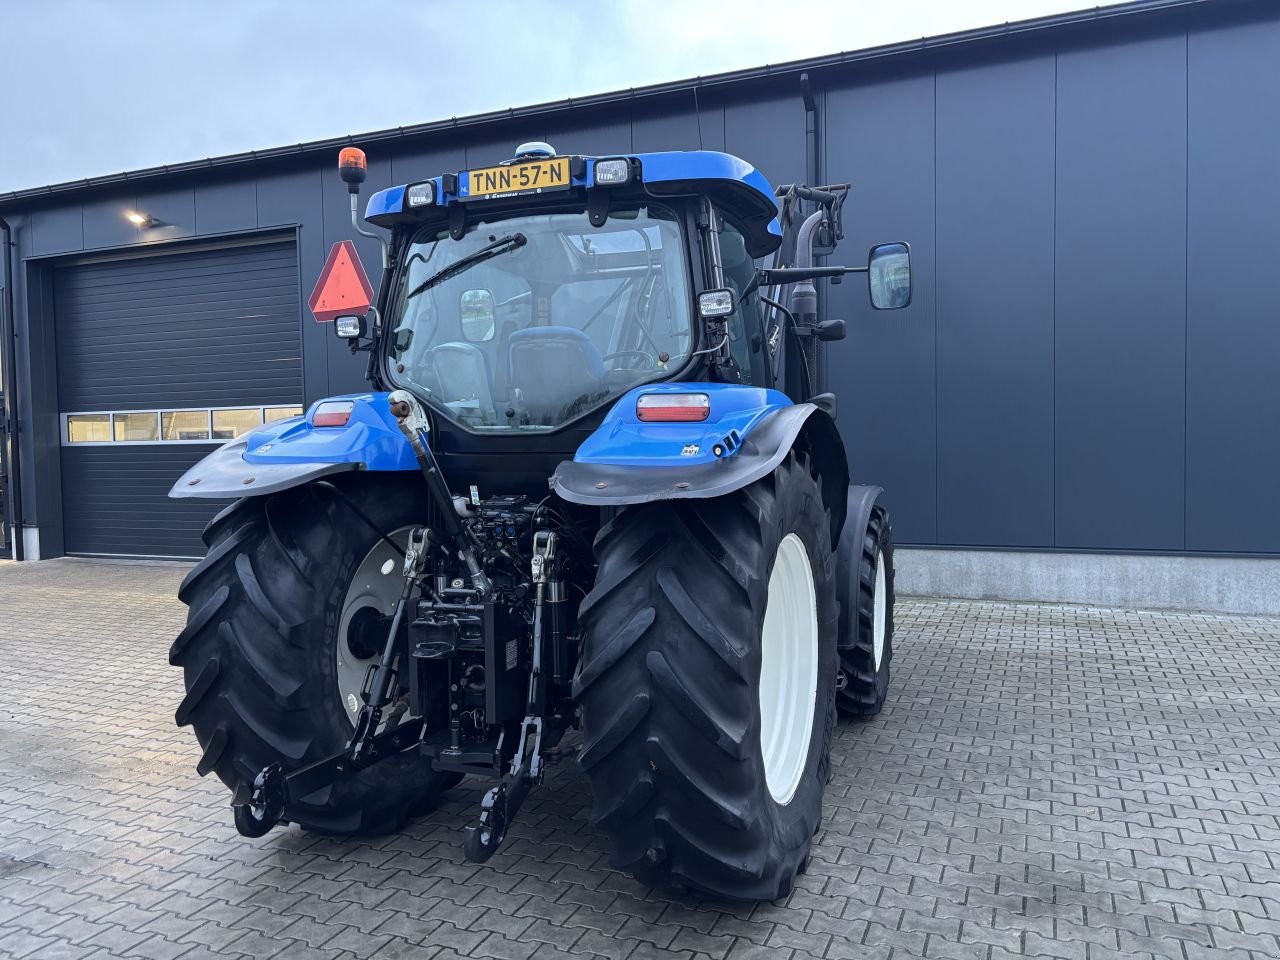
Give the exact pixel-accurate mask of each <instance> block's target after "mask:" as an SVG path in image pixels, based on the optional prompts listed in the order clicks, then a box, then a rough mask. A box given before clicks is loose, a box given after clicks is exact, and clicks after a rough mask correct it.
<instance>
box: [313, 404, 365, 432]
mask: <svg viewBox="0 0 1280 960" xmlns="http://www.w3.org/2000/svg"><path fill="white" fill-rule="evenodd" d="M354 409H355V403H354V402H353V401H351V400H326V401H324V402H323V403H322V404H320V405H319V406H318V407H316V412H315V413H313V414H312V415H311V425H312V426H313V427H345V426H346V425H347V421H348V420H350V419H351V411H352V410H354Z"/></svg>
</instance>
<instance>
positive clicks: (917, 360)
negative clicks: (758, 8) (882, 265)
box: [823, 74, 938, 543]
mask: <svg viewBox="0 0 1280 960" xmlns="http://www.w3.org/2000/svg"><path fill="white" fill-rule="evenodd" d="M933 88H934V79H933V76H932V74H930V75H929V76H924V77H910V78H906V79H902V80H892V81H889V82H884V83H870V84H867V85H865V86H860V87H853V88H847V89H833V90H829V91H828V92H827V94H826V97H825V103H826V109H825V114H824V120H823V130H824V136H823V141H824V144H825V147H824V149H823V152H824V155H825V156H824V161H823V170H824V179H826V180H830V181H835V182H837V183H838V182H843V181H846V180H847V181H852V182H853V191H852V192H851V193H850V194H849V199H848V201H847V202H846V203H845V207H844V226H845V239H844V241H843V242H842V243H841V244H840V248H839V250H837V251H836V253H835V255H834V256H833V257H832V258H831V260H832V262H833V263H844V264H848V265H856V264H859V263H866V258H867V249H868V248H869V247H870V246H871V244H873V243H878V242H880V241H883V240H906V241H908V242H909V243H910V244H911V257H912V266H913V269H914V271H915V272H914V277H915V290H914V295H913V298H912V301H911V305H910V306H909V307H906V308H905V309H902V310H897V311H893V312H878V311H875V310H872V309H871V305H870V303H869V301H868V297H867V284H866V281H865V278H863V277H857V276H855V277H852V278H849V279H847V280H845V282H844V283H842V284H840V285H839V286H832V287H830V288H829V289H830V292H831V299H830V307H829V309H828V315H829V316H831V317H843V318H844V319H845V320H846V321H847V323H848V338H847V339H846V340H843V341H839V342H836V343H833V344H831V349H830V355H829V361H828V383H829V384H830V385H831V387H832V388H833V389H835V390H836V391H837V392H838V393H839V395H840V416H839V419H838V420H837V423H838V425H839V427H840V432H841V435H842V436H843V437H844V442H845V446H846V448H847V449H848V450H849V459H850V463H849V468H850V473H851V475H852V477H853V480H854V482H855V483H873V484H879V485H880V486H882V487H884V488H885V491H886V496H887V497H888V503H889V506H890V509H891V510H892V511H893V515H894V534H895V537H896V538H897V539H899V540H901V541H904V542H908V543H936V542H937V537H938V519H937V451H936V443H937V423H936V418H935V395H934V391H935V370H934V367H935V358H934V344H935V337H936V334H935V328H934V292H933V286H934V279H933V277H934V270H933V264H934V252H933V219H934V164H933V156H934V109H933Z"/></svg>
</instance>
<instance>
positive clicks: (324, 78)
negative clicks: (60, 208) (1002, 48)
mask: <svg viewBox="0 0 1280 960" xmlns="http://www.w3.org/2000/svg"><path fill="white" fill-rule="evenodd" d="M1075 5H1077V4H1073V3H1071V2H1069V0H1068V2H1064V0H969V2H967V3H964V4H958V3H955V2H954V0H898V2H896V3H893V4H888V3H884V2H882V0H851V2H844V3H839V2H817V0H787V2H786V3H784V4H779V3H777V2H765V0H734V2H717V3H709V2H697V0H647V2H638V0H636V2H632V0H624V2H616V3H608V2H600V0H597V2H595V3H591V4H566V3H559V2H531V0H525V2H512V0H488V2H484V0H472V2H470V3H467V4H457V3H445V2H423V0H368V2H364V3H351V2H350V0H306V2H303V0H298V2H286V0H217V2H214V0H190V2H181V3H178V2H172V0H132V2H124V0H114V2H108V0H24V2H19V0H0V7H2V8H3V13H2V14H0V17H2V19H3V22H4V32H5V39H6V43H5V47H6V66H5V73H4V80H3V81H0V83H3V87H4V96H3V97H2V98H0V130H2V131H3V132H4V138H5V141H6V149H5V152H4V162H3V164H2V165H0V191H7V190H12V189H17V188H22V187H31V186H39V185H42V184H47V183H56V182H61V181H66V180H75V179H80V178H83V177H88V176H95V175H100V174H106V173H116V172H120V171H123V170H130V169H138V168H141V167H148V166H155V165H158V164H163V163H177V162H182V161H185V160H193V159H199V158H203V157H207V156H217V155H221V154H226V153H234V152H238V151H242V150H251V149H256V148H264V147H273V146H280V145H283V144H289V143H298V142H302V141H306V140H314V139H321V138H325V137H331V136H339V135H345V134H351V133H359V132H361V131H368V130H377V129H383V128H388V127H396V126H401V125H409V124H415V123H422V122H426V121H430V120H437V119H443V118H448V117H451V116H463V115H466V114H470V113H477V112H481V111H486V110H493V109H501V108H505V107H512V106H521V105H524V104H530V103H538V102H542V101H546V100H555V99H561V98H564V97H569V96H582V95H585V94H590V93H599V92H603V91H607V90H614V89H621V88H627V87H633V86H643V85H645V84H650V83H658V82H663V81H669V80H677V79H682V78H685V77H692V76H698V75H706V74H711V73H717V72H721V71H725V70H732V69H740V68H744V67H751V66H757V65H761V64H764V63H780V62H783V61H786V60H793V59H797V58H801V57H807V56H818V55H821V54H825V53H832V52H835V51H838V50H847V49H857V48H861V47H866V46H872V45H876V44H880V43H887V42H891V41H895V40H902V39H912V38H916V37H918V36H921V35H925V34H931V35H932V34H937V33H942V32H947V31H950V30H955V29H961V28H966V27H971V26H977V25H982V24H989V23H997V22H1002V21H1004V20H1006V19H1023V18H1026V17H1031V16H1038V15H1043V14H1046V13H1051V12H1055V11H1061V10H1065V9H1070V8H1071V7H1072V6H1075Z"/></svg>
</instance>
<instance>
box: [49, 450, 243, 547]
mask: <svg viewBox="0 0 1280 960" xmlns="http://www.w3.org/2000/svg"><path fill="white" fill-rule="evenodd" d="M209 452H210V448H209V447H205V446H199V445H187V444H175V445H170V444H155V445H144V444H137V445H131V446H127V447H121V448H114V447H110V446H101V447H98V446H83V447H64V448H63V450H62V493H63V497H62V499H63V522H64V526H65V547H66V551H67V553H77V554H110V555H115V556H139V557H202V556H204V552H205V550H204V544H203V543H201V541H200V531H201V530H203V529H204V526H205V524H206V523H208V522H209V520H211V519H212V518H213V516H214V514H216V513H217V512H218V511H219V510H221V509H222V507H224V506H225V505H226V503H227V501H224V500H169V499H167V497H168V494H169V488H170V487H172V486H173V481H174V479H175V478H176V477H179V476H181V475H182V473H183V472H184V471H186V470H188V469H189V468H190V467H191V466H192V465H193V464H195V463H196V462H197V461H198V460H200V459H201V458H203V457H205V456H206V455H208V453H209Z"/></svg>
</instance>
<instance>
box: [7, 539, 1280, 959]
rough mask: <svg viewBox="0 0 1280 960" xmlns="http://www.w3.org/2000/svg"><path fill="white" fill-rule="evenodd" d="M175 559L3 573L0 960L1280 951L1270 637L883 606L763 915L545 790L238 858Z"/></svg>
mask: <svg viewBox="0 0 1280 960" xmlns="http://www.w3.org/2000/svg"><path fill="white" fill-rule="evenodd" d="M182 574H183V570H182V569H181V568H178V567H165V566H141V565H125V564H108V563H92V562H88V561H75V560H55V561H48V562H44V563H40V564H27V565H15V564H4V565H0V955H3V956H5V957H21V958H26V957H40V958H43V957H151V958H156V960H171V958H178V957H181V958H184V960H197V958H207V957H216V958H224V960H225V958H234V957H241V956H243V957H255V958H262V960H265V958H289V957H333V958H354V957H360V958H368V957H387V958H393V957H413V958H420V960H429V958H438V960H446V958H451V957H459V956H466V957H508V958H519V960H524V958H529V957H533V958H536V960H547V958H555V957H566V958H569V957H577V958H581V957H584V956H589V955H598V956H602V957H618V958H628V960H641V958H646V957H668V958H687V960H693V958H699V960H704V958H716V960H723V958H732V960H737V958H747V957H768V958H779V960H788V958H794V960H802V958H808V957H829V958H837V957H858V958H890V957H891V958H895V960H899V958H904V957H927V958H933V957H939V958H941V957H953V958H970V957H974V958H981V960H1005V958H1009V957H1022V956H1045V957H1062V958H1082V960H1106V958H1118V957H1125V958H1133V957H1177V958H1181V960H1214V958H1226V957H1233V958H1249V960H1262V958H1264V957H1266V958H1275V957H1278V956H1280V941H1277V936H1280V820H1278V816H1280V799H1277V795H1278V793H1280V789H1278V788H1280V682H1278V681H1280V677H1278V674H1280V621H1277V620H1264V619H1251V618H1244V617H1227V616H1212V615H1184V614H1170V613H1137V612H1128V611H1117V610H1093V609H1086V608H1081V607H1060V606H1035V605H1013V604H998V603H972V602H960V601H936V600H903V601H902V602H901V603H900V605H899V610H898V635H897V656H896V659H895V661H894V686H893V689H892V691H891V694H890V701H889V704H888V706H887V708H886V709H885V711H884V713H883V714H882V715H881V716H880V717H879V718H878V719H876V720H875V721H872V722H870V723H866V724H861V725H855V724H842V725H841V726H840V728H839V730H838V733H837V737H836V740H835V746H834V751H835V755H834V776H833V780H832V782H831V785H830V787H829V789H828V793H827V819H826V825H825V827H824V829H823V830H822V832H821V833H820V834H819V836H818V837H817V842H816V845H815V847H814V857H813V860H812V862H811V864H810V867H809V870H808V873H807V874H806V875H805V876H803V877H801V878H800V882H799V885H798V888H797V889H796V890H795V892H794V893H793V894H792V895H791V897H790V898H788V900H787V901H786V902H785V903H777V904H758V905H743V904H728V905H726V904H714V903H705V902H700V901H698V900H697V899H695V898H692V897H688V896H681V895H679V894H671V893H661V892H653V891H650V890H647V889H645V888H644V887H642V886H640V885H639V884H637V883H635V882H634V881H632V880H630V879H628V878H627V877H625V876H622V875H621V874H618V873H615V872H612V871H611V870H609V869H608V867H607V865H606V860H607V850H606V845H605V843H604V841H603V839H602V837H601V836H600V835H598V834H597V833H595V832H594V831H593V830H592V829H591V828H590V827H589V826H588V825H587V821H586V815H587V810H588V806H589V802H588V795H587V786H586V783H585V781H584V779H583V778H582V777H581V776H580V775H578V774H577V773H575V772H574V771H573V770H572V769H571V768H569V767H567V766H565V765H561V766H558V767H554V768H553V769H552V773H551V774H550V776H549V777H548V780H547V783H546V784H545V785H544V787H543V788H542V789H540V790H539V791H538V792H537V793H535V794H534V795H533V797H532V798H531V799H530V801H529V802H528V803H527V804H526V806H525V809H524V811H523V812H522V813H521V816H520V818H519V820H518V822H517V823H516V825H515V827H514V828H513V831H512V833H513V835H512V837H511V838H510V840H509V841H508V843H507V845H506V847H505V848H504V849H503V850H502V851H501V852H500V853H499V854H498V855H496V856H495V857H494V858H493V859H492V860H491V861H490V862H489V863H488V864H486V865H484V866H474V865H471V864H468V863H466V862H464V860H463V859H462V853H461V848H460V839H461V834H460V830H461V827H462V826H463V825H464V824H465V823H466V822H467V819H468V818H469V817H470V816H471V815H472V814H473V813H474V811H475V808H476V804H477V802H478V800H479V797H480V790H481V787H480V785H479V784H478V783H475V784H473V783H470V782H468V783H464V784H463V785H462V786H461V787H459V788H456V789H455V790H453V791H451V793H450V794H449V795H448V796H449V799H448V802H447V804H446V805H445V806H444V807H443V808H442V809H441V810H439V811H437V812H436V813H435V814H433V815H430V816H428V817H425V818H423V819H421V820H419V821H417V822H415V823H414V824H412V825H411V826H410V827H409V828H407V829H406V830H405V831H404V832H403V833H400V834H396V835H394V836H387V837H380V838H375V839H373V840H345V841H344V840H332V839H319V838H316V837H311V836H308V835H305V834H302V833H300V832H298V831H297V829H296V828H289V829H286V830H277V831H275V832H272V833H271V834H269V835H268V836H266V837H264V838H262V839H260V840H246V839H244V838H241V837H240V836H238V835H237V834H236V832H235V830H234V829H233V827H232V825H231V816H230V811H229V810H228V807H227V801H228V798H227V795H226V792H225V790H224V789H223V788H222V786H221V785H220V784H218V783H215V782H211V781H209V780H201V779H199V778H198V777H197V776H196V774H195V764H196V758H197V749H196V744H195V742H194V738H193V737H192V735H191V733H190V731H189V730H178V729H176V728H175V727H174V726H173V709H174V706H175V705H176V704H177V702H178V700H179V698H180V696H181V677H180V675H179V672H178V671H177V670H176V669H173V668H171V667H169V666H168V664H167V661H166V652H167V649H168V645H169V642H170V640H171V638H172V637H173V636H174V634H176V632H177V631H178V629H179V627H180V625H181V623H182V620H183V610H182V608H181V607H180V606H179V605H178V603H177V602H176V601H175V600H174V599H173V596H174V593H175V590H176V588H177V585H178V582H179V580H180V579H181V577H182Z"/></svg>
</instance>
